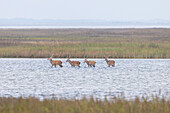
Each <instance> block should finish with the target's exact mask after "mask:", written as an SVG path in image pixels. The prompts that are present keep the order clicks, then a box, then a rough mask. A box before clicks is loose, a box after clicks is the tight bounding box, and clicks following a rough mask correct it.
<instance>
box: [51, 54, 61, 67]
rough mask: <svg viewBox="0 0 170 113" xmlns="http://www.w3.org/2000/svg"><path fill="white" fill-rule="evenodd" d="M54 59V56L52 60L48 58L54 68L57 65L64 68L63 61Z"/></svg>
mask: <svg viewBox="0 0 170 113" xmlns="http://www.w3.org/2000/svg"><path fill="white" fill-rule="evenodd" d="M52 57H53V55H52V56H51V57H50V58H48V60H49V61H50V63H51V64H52V67H53V66H55V67H56V65H59V66H60V67H63V65H62V61H61V60H52Z"/></svg>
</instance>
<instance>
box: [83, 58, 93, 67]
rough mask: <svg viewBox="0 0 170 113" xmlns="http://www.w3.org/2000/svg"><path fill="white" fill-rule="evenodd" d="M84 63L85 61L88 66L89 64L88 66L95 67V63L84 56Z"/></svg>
mask: <svg viewBox="0 0 170 113" xmlns="http://www.w3.org/2000/svg"><path fill="white" fill-rule="evenodd" d="M84 63H87V65H88V67H89V66H90V67H95V64H96V62H95V61H93V60H91V61H88V60H87V59H86V58H85V60H84Z"/></svg>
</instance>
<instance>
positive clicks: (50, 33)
mask: <svg viewBox="0 0 170 113" xmlns="http://www.w3.org/2000/svg"><path fill="white" fill-rule="evenodd" d="M0 33H1V34H0V57H3V58H5V57H11V58H12V57H14V58H21V57H27V58H45V57H49V56H50V55H51V54H53V53H54V54H55V55H54V57H64V58H65V57H68V56H70V57H74V58H84V57H91V58H103V56H104V55H108V56H110V57H112V58H170V29H90V30H89V29H47V30H43V29H42V30H37V29H33V30H29V29H28V30H8V29H6V30H4V29H3V30H2V29H1V30H0Z"/></svg>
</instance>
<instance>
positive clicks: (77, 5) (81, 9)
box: [0, 0, 170, 20]
mask: <svg viewBox="0 0 170 113" xmlns="http://www.w3.org/2000/svg"><path fill="white" fill-rule="evenodd" d="M0 18H32V19H66V20H69V19H104V20H152V19H164V20H170V0H0Z"/></svg>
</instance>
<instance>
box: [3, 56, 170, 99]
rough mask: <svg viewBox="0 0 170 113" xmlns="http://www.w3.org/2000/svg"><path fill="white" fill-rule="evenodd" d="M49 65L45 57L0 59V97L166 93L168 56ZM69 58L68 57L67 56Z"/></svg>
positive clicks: (169, 68) (169, 77) (169, 88)
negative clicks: (111, 62)
mask: <svg viewBox="0 0 170 113" xmlns="http://www.w3.org/2000/svg"><path fill="white" fill-rule="evenodd" d="M61 60H62V61H63V66H64V67H63V68H60V67H57V68H54V67H53V68H51V64H50V62H49V61H48V60H47V59H0V64H1V65H0V78H1V79H0V96H1V97H9V96H13V97H19V96H26V97H27V96H36V97H39V98H50V97H52V96H55V97H57V98H61V97H62V98H81V97H83V96H86V97H89V96H94V97H97V98H103V97H105V96H115V95H120V94H122V93H124V96H125V97H127V98H129V97H130V98H133V97H135V96H142V95H148V96H151V95H152V94H158V93H159V90H160V89H161V94H162V95H170V59H116V60H115V61H116V66H115V67H107V64H106V62H105V61H104V59H95V61H96V62H97V63H96V67H95V68H94V67H87V65H86V64H84V63H83V61H84V60H83V59H73V60H79V61H81V67H80V68H78V67H71V66H70V64H69V63H66V62H65V61H66V59H61ZM71 60H72V59H71Z"/></svg>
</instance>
